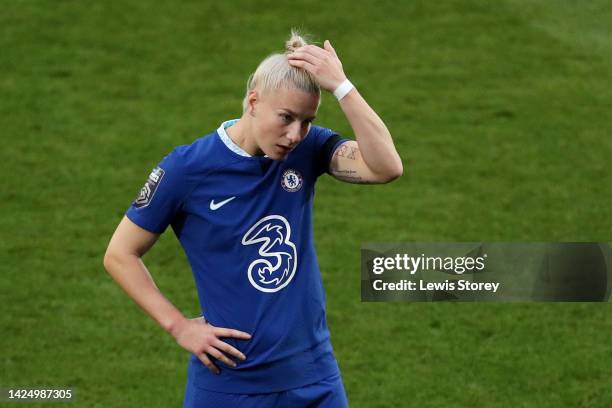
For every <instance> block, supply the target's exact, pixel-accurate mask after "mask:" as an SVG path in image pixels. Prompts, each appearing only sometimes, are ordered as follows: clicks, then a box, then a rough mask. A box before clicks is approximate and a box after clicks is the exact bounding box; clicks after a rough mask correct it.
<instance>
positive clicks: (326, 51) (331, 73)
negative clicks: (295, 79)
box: [287, 40, 346, 92]
mask: <svg viewBox="0 0 612 408" xmlns="http://www.w3.org/2000/svg"><path fill="white" fill-rule="evenodd" d="M287 58H288V60H289V64H290V65H291V66H294V67H298V68H303V69H305V70H306V71H308V72H309V73H310V74H312V76H313V77H314V78H315V80H316V81H317V82H318V83H319V85H320V86H321V88H323V89H325V90H327V91H329V92H333V91H334V90H335V89H336V88H337V87H338V86H339V85H340V84H341V83H342V82H343V81H344V80H345V79H346V75H345V74H344V71H343V69H342V62H340V58H338V54H336V50H335V49H334V47H332V45H331V43H330V42H329V40H325V42H324V43H323V48H321V47H318V46H316V45H312V44H309V45H305V46H303V47H300V48H297V49H296V50H295V51H293V52H292V53H290V54H288V55H287Z"/></svg>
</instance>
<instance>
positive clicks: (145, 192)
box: [132, 167, 164, 208]
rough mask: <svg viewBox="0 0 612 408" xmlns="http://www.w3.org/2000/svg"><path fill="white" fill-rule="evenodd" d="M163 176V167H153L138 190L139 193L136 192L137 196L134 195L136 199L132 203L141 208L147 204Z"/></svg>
mask: <svg viewBox="0 0 612 408" xmlns="http://www.w3.org/2000/svg"><path fill="white" fill-rule="evenodd" d="M163 177H164V169H162V168H161V167H156V168H154V169H153V171H152V172H151V174H149V179H148V180H147V182H146V183H145V185H144V186H143V187H142V189H141V190H140V193H138V197H136V200H134V202H133V203H132V205H133V206H134V207H136V208H143V207H146V206H147V205H149V203H150V202H151V200H152V199H153V195H155V191H156V190H157V187H158V186H159V183H160V182H161V180H162V178H163Z"/></svg>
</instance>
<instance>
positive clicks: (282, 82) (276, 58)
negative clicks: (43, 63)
mask: <svg viewBox="0 0 612 408" xmlns="http://www.w3.org/2000/svg"><path fill="white" fill-rule="evenodd" d="M305 45H308V43H307V42H306V40H304V38H303V37H302V35H301V34H300V33H299V32H298V31H296V30H295V29H293V30H291V37H290V38H289V40H287V41H286V42H285V52H284V53H283V54H280V53H275V54H271V55H269V56H268V57H266V59H264V60H263V61H262V62H261V63H260V64H259V66H258V67H257V69H256V70H255V72H254V73H252V74H251V75H250V76H249V80H248V81H247V87H246V94H245V95H244V99H243V101H242V112H243V113H244V112H246V110H247V107H248V96H249V92H251V91H252V90H254V89H257V90H259V91H261V93H262V94H266V93H268V92H270V91H274V90H277V89H280V88H283V87H284V88H290V89H298V90H300V91H304V92H307V93H311V94H316V95H321V88H320V87H319V84H318V83H317V81H316V80H315V79H314V77H313V76H312V75H311V74H310V73H309V72H308V71H306V70H305V69H302V68H297V67H293V66H291V65H289V62H288V60H287V55H288V54H291V53H292V52H293V51H295V50H296V49H298V48H300V47H303V46H305Z"/></svg>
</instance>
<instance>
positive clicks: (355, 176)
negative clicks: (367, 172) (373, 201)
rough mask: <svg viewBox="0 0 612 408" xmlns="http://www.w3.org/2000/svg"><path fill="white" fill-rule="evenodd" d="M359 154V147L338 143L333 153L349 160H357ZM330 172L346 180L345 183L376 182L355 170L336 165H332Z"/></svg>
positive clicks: (339, 178)
mask: <svg viewBox="0 0 612 408" xmlns="http://www.w3.org/2000/svg"><path fill="white" fill-rule="evenodd" d="M358 154H359V148H358V147H354V146H347V145H346V144H343V145H340V147H338V149H337V150H336V153H334V155H335V156H338V157H344V158H345V159H349V160H357V155H358ZM330 170H331V174H333V176H334V177H336V178H337V179H338V180H342V181H346V182H347V183H354V184H376V183H375V182H373V181H370V180H367V179H364V178H363V177H362V176H361V175H360V174H359V173H358V172H357V170H340V169H339V168H338V167H337V166H332V168H331V169H330Z"/></svg>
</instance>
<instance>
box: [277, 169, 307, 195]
mask: <svg viewBox="0 0 612 408" xmlns="http://www.w3.org/2000/svg"><path fill="white" fill-rule="evenodd" d="M302 184H304V180H303V179H302V175H301V174H300V173H299V172H298V171H297V170H293V169H289V170H285V172H284V173H283V177H281V186H283V188H284V189H285V191H288V192H290V193H295V192H296V191H298V190H299V189H300V188H302Z"/></svg>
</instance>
